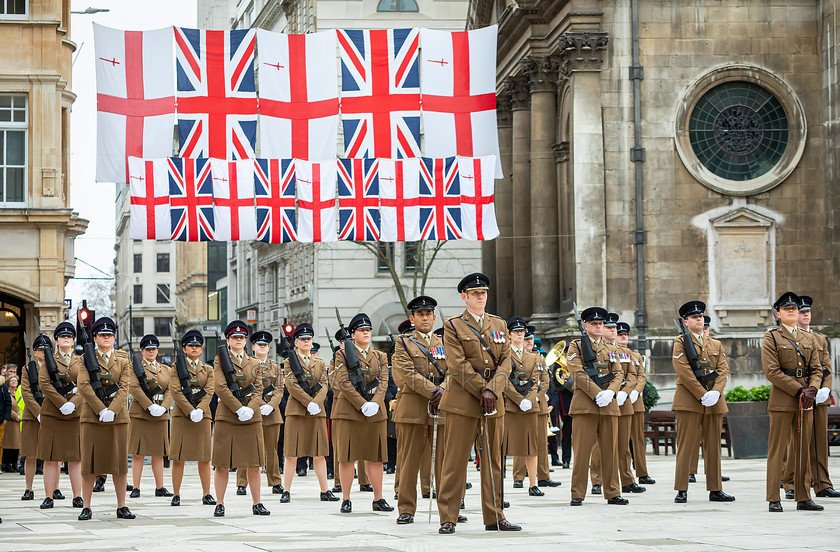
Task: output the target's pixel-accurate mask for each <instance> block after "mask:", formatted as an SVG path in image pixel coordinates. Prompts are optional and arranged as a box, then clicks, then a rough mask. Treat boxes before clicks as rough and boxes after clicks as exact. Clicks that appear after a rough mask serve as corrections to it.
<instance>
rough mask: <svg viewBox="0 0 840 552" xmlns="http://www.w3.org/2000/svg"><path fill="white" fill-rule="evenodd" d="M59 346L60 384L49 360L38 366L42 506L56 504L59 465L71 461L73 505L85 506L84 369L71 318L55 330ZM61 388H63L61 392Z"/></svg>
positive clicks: (58, 376)
mask: <svg viewBox="0 0 840 552" xmlns="http://www.w3.org/2000/svg"><path fill="white" fill-rule="evenodd" d="M53 337H54V338H55V344H56V350H55V351H54V353H53V358H54V359H55V365H56V368H58V375H57V376H55V377H56V384H57V385H58V387H56V385H54V384H53V382H52V381H51V379H50V375H49V373H48V372H47V369H46V364H41V365H40V366H39V369H38V381H39V383H40V386H41V392H42V393H43V394H44V403H43V404H42V405H41V432H40V435H39V438H38V457H39V458H41V459H43V461H44V491H45V492H46V498H45V499H44V502H43V503H42V504H41V508H42V509H46V508H52V507H53V499H57V498H58V497H59V496H62V498H63V495H60V493H61V491H59V490H58V479H59V474H60V472H59V466H60V464H61V462H67V473H68V474H69V476H70V486H71V487H72V489H73V497H74V498H73V507H74V508H82V507H83V506H84V503H83V500H82V464H81V459H82V456H81V451H80V450H79V430H80V428H79V410H80V409H79V407H80V406H81V404H82V396H81V395H80V394H78V393H76V381H77V379H78V377H79V370H80V369H81V370H84V365H83V364H82V362H81V358H79V357H77V356H76V355H74V354H73V345H74V340H75V338H76V329H75V328H74V327H73V325H72V324H70V323H69V322H62V323H61V324H59V325H58V326H57V327H56V328H55V331H53ZM59 388H60V389H62V390H65V389H66V391H63V392H59Z"/></svg>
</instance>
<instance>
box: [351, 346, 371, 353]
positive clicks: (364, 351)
mask: <svg viewBox="0 0 840 552" xmlns="http://www.w3.org/2000/svg"><path fill="white" fill-rule="evenodd" d="M354 346H355V347H356V350H357V351H359V352H360V353H364V354H365V355H367V354H368V353H370V345H368V346H367V347H365V348H364V349H362V348H360V347H359V346H358V345H355V344H354Z"/></svg>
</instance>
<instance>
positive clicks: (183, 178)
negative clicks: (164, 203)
mask: <svg viewBox="0 0 840 552" xmlns="http://www.w3.org/2000/svg"><path fill="white" fill-rule="evenodd" d="M169 205H170V207H169V217H170V221H171V222H172V225H171V228H172V239H173V240H177V241H212V240H213V239H214V234H215V228H216V225H215V219H214V216H213V180H212V179H211V177H210V160H209V159H184V158H182V157H170V158H169Z"/></svg>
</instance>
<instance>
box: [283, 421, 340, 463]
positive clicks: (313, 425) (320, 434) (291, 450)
mask: <svg viewBox="0 0 840 552" xmlns="http://www.w3.org/2000/svg"><path fill="white" fill-rule="evenodd" d="M329 453H330V445H329V441H328V440H327V419H326V418H318V417H316V416H287V417H286V430H285V434H284V436H283V456H289V457H291V458H300V457H301V456H312V457H317V456H327V455H328V454H329Z"/></svg>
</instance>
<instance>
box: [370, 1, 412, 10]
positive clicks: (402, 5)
mask: <svg viewBox="0 0 840 552" xmlns="http://www.w3.org/2000/svg"><path fill="white" fill-rule="evenodd" d="M376 11H378V12H417V11H420V9H419V8H418V7H417V2H415V1H414V0H379V4H378V5H377V6H376Z"/></svg>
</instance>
